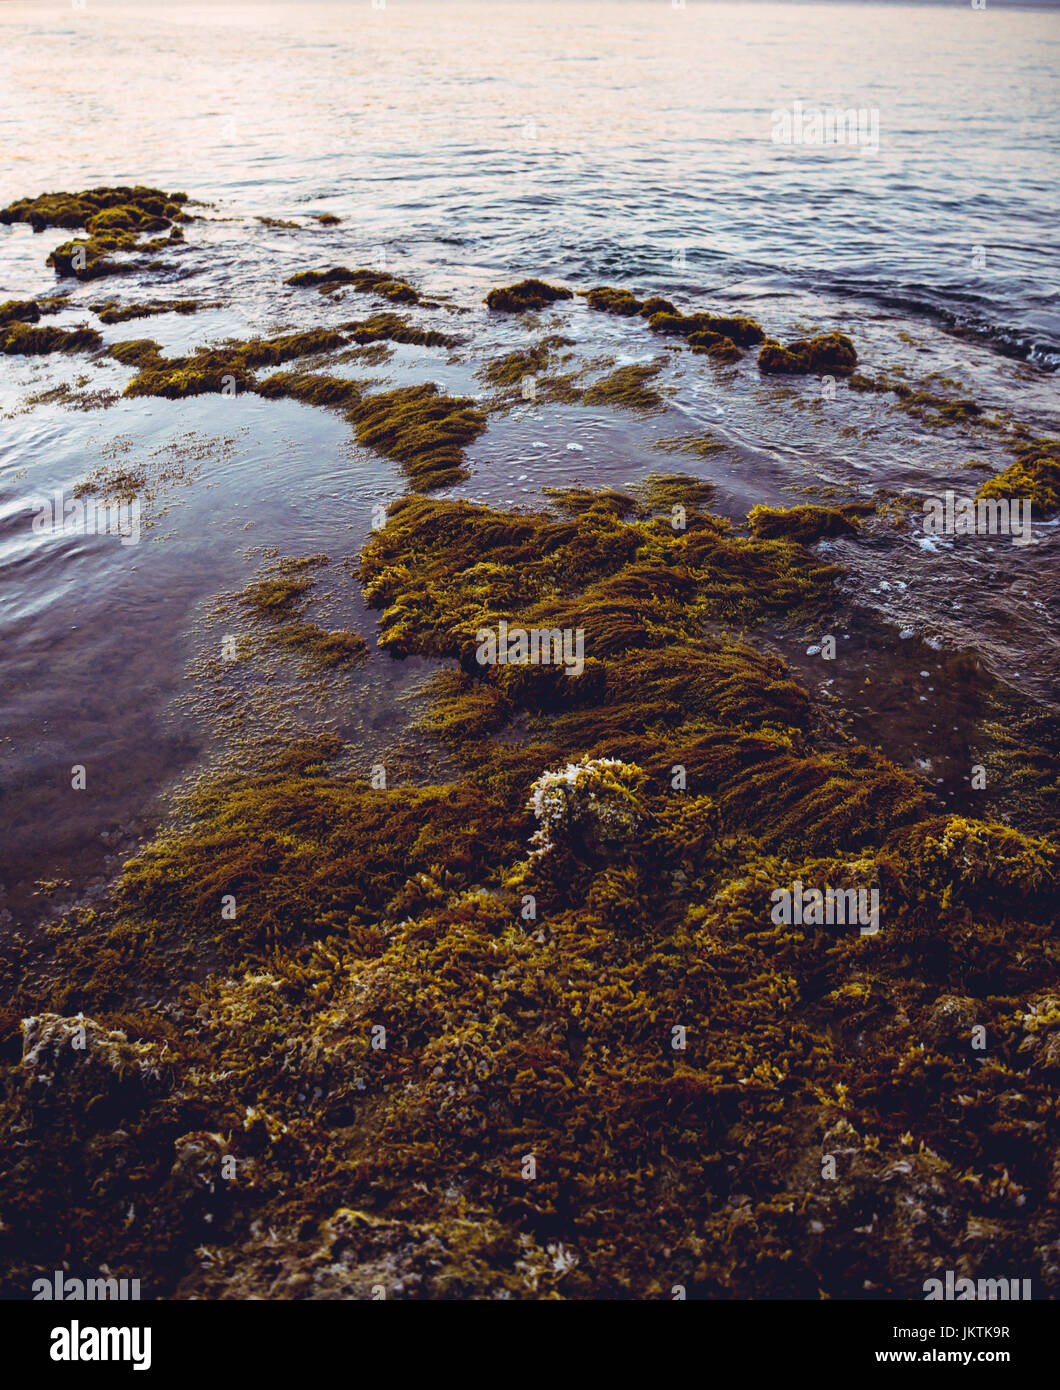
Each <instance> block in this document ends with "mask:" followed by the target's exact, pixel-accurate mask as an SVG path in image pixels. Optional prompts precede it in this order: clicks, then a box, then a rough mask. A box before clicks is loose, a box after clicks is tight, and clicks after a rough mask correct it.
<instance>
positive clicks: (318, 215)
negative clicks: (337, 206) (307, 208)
mask: <svg viewBox="0 0 1060 1390" xmlns="http://www.w3.org/2000/svg"><path fill="white" fill-rule="evenodd" d="M313 221H314V222H319V223H320V225H321V226H322V227H337V226H338V225H339V223H340V222H341V221H342V218H341V217H336V216H335V214H334V213H333V212H314V213H313Z"/></svg>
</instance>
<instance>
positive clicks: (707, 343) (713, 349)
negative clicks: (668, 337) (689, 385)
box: [688, 333, 743, 362]
mask: <svg viewBox="0 0 1060 1390" xmlns="http://www.w3.org/2000/svg"><path fill="white" fill-rule="evenodd" d="M688 346H689V347H690V348H691V349H692V351H693V352H702V353H706V355H707V356H708V357H711V358H713V360H714V361H715V362H738V361H739V360H740V357H741V356H742V355H743V354H742V353H741V352H740V349H739V348H738V347H737V346H736V344H735V343H734V342H733V340H732V339H731V338H729V337H726V335H725V334H724V333H690V334H689V335H688Z"/></svg>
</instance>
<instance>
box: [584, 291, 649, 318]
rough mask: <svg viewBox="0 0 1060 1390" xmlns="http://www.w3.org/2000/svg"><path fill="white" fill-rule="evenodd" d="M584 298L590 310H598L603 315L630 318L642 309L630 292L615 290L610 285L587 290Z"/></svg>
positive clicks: (638, 301) (639, 302)
mask: <svg viewBox="0 0 1060 1390" xmlns="http://www.w3.org/2000/svg"><path fill="white" fill-rule="evenodd" d="M585 298H586V301H587V303H588V305H589V308H590V309H598V310H599V311H600V312H601V313H603V314H616V315H618V316H619V317H620V318H632V317H633V316H634V315H636V314H639V313H640V311H641V308H642V307H643V306H642V304H641V301H640V300H639V299H638V298H637V297H636V295H635V294H633V292H632V291H631V290H616V289H613V288H612V287H611V286H610V285H599V286H597V288H596V289H592V290H588V291H587V292H586V295H585Z"/></svg>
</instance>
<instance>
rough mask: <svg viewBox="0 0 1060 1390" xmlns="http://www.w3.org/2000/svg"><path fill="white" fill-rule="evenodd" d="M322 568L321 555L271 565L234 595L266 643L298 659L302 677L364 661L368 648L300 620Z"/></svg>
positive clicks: (351, 636) (345, 632)
mask: <svg viewBox="0 0 1060 1390" xmlns="http://www.w3.org/2000/svg"><path fill="white" fill-rule="evenodd" d="M327 562H328V560H327V556H326V555H308V556H300V557H296V558H289V559H280V560H276V561H274V562H272V564H270V565H269V566H268V569H267V572H266V573H265V574H263V575H261V576H260V577H259V578H257V579H254V580H252V581H251V583H250V584H248V585H247V586H246V587H245V588H244V589H243V590H242V592H241V593H240V594H239V595H238V602H239V604H240V606H241V607H242V608H243V609H244V610H245V611H246V612H247V613H248V614H249V615H250V616H251V617H252V618H254V619H257V620H258V621H260V622H263V623H265V624H266V625H267V626H266V629H265V631H266V633H267V635H268V637H269V639H270V640H271V641H272V642H274V643H276V644H278V645H279V646H281V647H287V648H290V649H291V650H293V651H297V652H298V653H299V654H300V655H301V656H302V657H303V658H304V660H303V667H302V670H303V673H304V674H308V673H310V672H313V671H329V670H334V669H335V668H337V667H339V666H346V665H350V664H352V663H355V662H358V661H361V660H363V659H364V658H365V657H367V655H368V644H367V642H365V640H364V638H363V637H361V636H360V634H359V633H356V632H351V631H349V629H347V628H343V629H341V630H338V631H336V630H331V631H329V630H327V629H326V628H323V627H321V626H320V624H319V623H314V622H310V621H308V620H307V618H306V615H305V610H306V607H307V604H308V602H309V599H310V598H311V596H312V592H313V590H314V588H315V587H316V583H317V581H316V577H315V575H314V574H313V571H314V570H316V569H318V568H319V567H320V566H322V565H326V564H327Z"/></svg>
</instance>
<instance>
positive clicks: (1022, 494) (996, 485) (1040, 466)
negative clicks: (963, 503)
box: [975, 439, 1060, 516]
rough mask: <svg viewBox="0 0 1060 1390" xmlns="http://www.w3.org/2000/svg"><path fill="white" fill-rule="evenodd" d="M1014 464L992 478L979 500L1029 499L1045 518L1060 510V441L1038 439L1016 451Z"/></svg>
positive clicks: (979, 493) (977, 494) (987, 481)
mask: <svg viewBox="0 0 1060 1390" xmlns="http://www.w3.org/2000/svg"><path fill="white" fill-rule="evenodd" d="M1015 454H1016V458H1015V461H1014V462H1013V463H1010V464H1009V466H1008V467H1007V468H1005V469H1003V470H1002V472H1000V473H998V474H996V475H995V476H994V477H993V478H988V479H987V480H986V481H985V482H984V483H982V484H981V485H980V487H979V490H978V491H977V492H976V494H975V496H976V500H977V501H978V500H979V498H997V499H1001V498H1026V499H1027V500H1028V501H1029V502H1030V504H1031V506H1032V507H1033V508H1034V509H1035V510H1036V511H1037V512H1038V513H1039V515H1041V516H1049V515H1050V514H1051V513H1053V512H1055V511H1057V509H1060V440H1056V439H1035V440H1031V441H1028V442H1026V443H1021V444H1018V445H1017V446H1016V449H1015Z"/></svg>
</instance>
